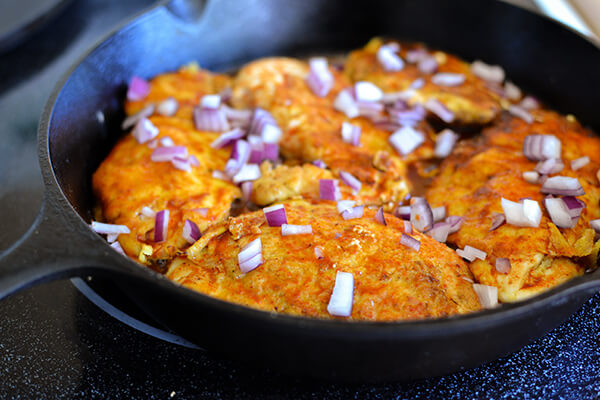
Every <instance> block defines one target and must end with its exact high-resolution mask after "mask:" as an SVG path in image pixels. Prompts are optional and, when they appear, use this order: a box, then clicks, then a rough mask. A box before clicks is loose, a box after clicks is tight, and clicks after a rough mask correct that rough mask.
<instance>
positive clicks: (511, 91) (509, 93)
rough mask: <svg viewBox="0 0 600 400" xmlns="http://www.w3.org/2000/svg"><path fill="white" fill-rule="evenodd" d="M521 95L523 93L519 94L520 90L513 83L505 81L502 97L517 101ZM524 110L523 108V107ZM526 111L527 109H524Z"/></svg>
mask: <svg viewBox="0 0 600 400" xmlns="http://www.w3.org/2000/svg"><path fill="white" fill-rule="evenodd" d="M522 95H523V93H522V92H521V89H520V88H519V87H518V86H517V85H515V84H514V83H512V82H510V81H506V82H505V83H504V96H505V97H506V98H507V99H509V100H512V101H517V100H519V99H520V98H521V96H522ZM521 107H523V105H521ZM523 108H525V107H523ZM525 109H527V108H525Z"/></svg>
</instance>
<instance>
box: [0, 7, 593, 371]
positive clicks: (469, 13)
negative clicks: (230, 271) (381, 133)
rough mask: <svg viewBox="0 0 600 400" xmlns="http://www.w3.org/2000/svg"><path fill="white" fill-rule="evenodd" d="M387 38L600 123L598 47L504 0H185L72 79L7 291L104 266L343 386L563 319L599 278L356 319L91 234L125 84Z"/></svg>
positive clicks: (169, 322) (499, 352) (224, 342)
mask: <svg viewBox="0 0 600 400" xmlns="http://www.w3.org/2000/svg"><path fill="white" fill-rule="evenodd" d="M375 35H385V36H390V37H396V38H399V39H406V40H421V41H424V42H426V43H428V44H429V45H431V46H434V47H439V48H441V49H444V50H447V51H449V52H453V53H456V54H458V55H460V56H462V57H464V58H465V59H467V60H472V59H474V58H481V59H483V60H486V61H487V62H490V63H494V64H496V63H497V64H500V65H502V66H504V68H505V69H506V71H507V74H508V76H509V77H510V78H511V79H513V80H514V81H515V82H516V83H517V84H519V85H521V86H522V87H523V88H525V89H528V90H530V91H532V92H533V93H536V94H537V95H539V96H540V97H541V98H542V99H544V100H546V101H547V102H548V103H549V104H550V105H552V106H554V107H556V108H557V109H558V110H560V111H562V112H565V113H573V114H575V115H577V116H578V117H579V118H580V119H581V121H583V122H584V123H586V124H588V125H590V126H591V127H592V128H595V129H596V130H597V131H600V113H598V111H597V107H598V104H600V75H599V74H598V71H599V70H600V51H599V48H598V47H597V45H595V44H593V43H591V42H590V41H587V40H585V39H584V38H582V37H581V36H579V35H578V34H576V33H574V32H571V31H569V30H568V29H566V28H565V27H563V26H561V25H559V24H557V23H554V22H552V21H550V20H548V19H546V18H543V17H541V16H539V15H535V14H533V13H530V12H526V11H524V10H522V9H519V8H515V7H513V6H510V5H508V4H505V3H501V2H496V1H492V0H485V1H483V0H454V1H451V2H449V1H444V0H439V1H434V0H420V1H410V0H407V1H398V0H370V1H368V2H349V1H339V2H338V1H331V0H302V1H293V2H292V1H278V0H249V1H208V2H207V4H206V5H204V4H203V3H197V2H193V1H191V0H187V1H183V0H174V1H171V2H170V3H161V4H159V5H158V6H157V7H155V8H153V9H152V10H150V11H148V12H147V13H144V14H142V15H140V16H139V17H137V18H136V19H134V20H133V21H131V22H130V23H129V24H127V25H125V26H124V27H123V28H122V29H120V30H118V31H117V32H115V33H114V34H112V35H111V36H109V37H108V38H107V39H106V40H105V41H103V42H102V43H100V44H99V45H98V46H97V47H96V48H94V49H93V50H92V51H91V52H90V53H89V54H88V55H87V56H86V57H85V58H83V59H82V61H81V62H80V63H79V64H78V65H77V66H75V67H74V68H73V70H72V71H70V73H69V74H68V75H67V76H66V77H65V78H64V80H63V81H62V82H60V83H59V84H58V86H57V89H56V90H55V92H54V94H53V95H52V96H51V98H50V100H49V102H48V105H47V107H46V109H45V111H44V114H43V115H42V118H41V123H40V127H39V157H40V165H41V169H42V174H43V177H44V182H45V198H44V203H43V206H42V209H41V211H40V214H39V216H38V218H37V219H36V221H35V223H34V225H33V226H32V227H31V229H30V230H29V231H28V233H27V234H26V235H25V236H24V237H23V238H22V239H21V240H20V241H19V242H18V243H16V244H15V245H14V246H12V247H11V248H10V249H9V250H8V251H7V252H6V253H4V254H3V256H2V259H1V260H0V294H1V295H2V296H6V295H9V294H10V293H13V292H14V291H16V290H19V289H21V288H24V287H26V286H29V285H32V284H35V283H37V282H40V281H43V280H47V279H54V278H58V277H67V276H74V275H79V276H82V275H86V274H99V273H105V274H108V275H109V276H110V277H112V278H113V279H114V281H115V282H116V285H118V286H119V287H120V288H121V289H122V290H124V291H126V292H127V293H128V294H129V295H130V296H131V297H132V298H133V299H134V300H135V301H136V302H137V303H139V304H140V305H142V307H143V308H144V309H145V310H147V311H148V312H149V313H150V314H151V315H152V316H153V317H155V318H156V319H157V320H159V321H160V322H162V323H163V324H164V325H166V326H167V327H168V328H170V329H172V330H173V331H175V332H177V333H179V334H181V335H182V336H183V337H185V338H187V339H189V340H191V341H193V342H195V343H198V344H199V345H201V346H203V347H205V348H207V349H209V350H212V351H213V352H215V353H218V354H223V355H226V356H227V357H231V358H236V359H241V360H246V361H249V362H251V363H252V365H256V364H259V365H266V366H270V367H272V368H273V369H274V370H277V371H283V372H286V373H291V374H294V373H295V374H300V375H305V376H313V377H319V378H324V379H338V380H347V381H387V380H408V379H414V378H421V377H428V376H435V375H440V374H444V373H448V372H452V371H457V370H460V369H464V368H469V367H472V366H476V365H479V364H481V363H483V362H487V361H490V360H493V359H496V358H498V357H500V356H503V355H505V354H508V353H510V352H512V351H515V350H517V349H519V348H520V347H522V346H523V345H525V344H526V343H528V342H529V341H530V340H532V339H534V338H537V337H539V336H541V335H542V334H544V333H545V332H547V331H548V330H549V329H551V328H553V327H555V326H557V325H558V324H560V323H561V322H563V321H564V320H565V319H566V318H567V317H568V316H569V315H571V314H572V313H573V312H574V311H575V310H577V309H578V308H579V307H580V306H581V304H582V303H583V302H584V301H585V300H586V299H587V298H588V297H589V296H590V294H592V293H594V292H595V291H596V290H598V288H600V271H596V272H591V273H588V274H586V275H585V276H583V277H580V278H577V279H573V280H571V281H569V282H568V283H566V284H564V285H562V286H560V287H558V288H555V289H553V290H550V291H548V292H546V293H544V294H542V295H540V296H537V297H535V298H533V299H530V300H527V301H524V302H520V303H517V304H507V305H503V306H501V307H500V308H498V309H496V310H491V311H484V312H480V313H476V314H472V315H466V316H460V317H453V318H444V319H437V320H430V321H420V322H397V323H377V322H352V323H349V322H344V321H325V320H317V319H308V318H299V317H292V316H287V315H280V314H274V313H268V312H263V311H257V310H252V309H248V308H245V307H242V306H238V305H235V304H230V303H226V302H223V301H220V300H216V299H213V298H211V297H208V296H205V295H202V294H199V293H195V292H193V291H190V290H188V289H185V288H182V287H179V286H177V285H175V284H174V283H171V282H170V281H168V280H167V279H166V278H164V277H163V276H161V275H159V274H157V273H155V272H153V271H151V270H150V269H148V268H144V267H141V266H140V265H138V264H136V263H135V262H134V261H132V260H129V259H128V258H125V257H122V256H121V255H119V254H118V253H116V252H115V251H113V250H112V249H111V248H110V247H109V245H108V244H107V243H106V242H105V241H104V239H102V238H101V237H100V236H98V235H96V234H95V233H94V232H92V231H91V230H90V228H89V227H88V224H89V221H90V217H91V208H92V204H93V196H92V193H91V189H90V182H91V174H92V173H93V171H94V170H95V169H96V168H97V166H98V165H99V163H100V162H101V160H102V159H103V158H104V157H105V156H106V155H107V153H108V151H109V150H110V148H111V146H112V145H114V143H115V141H116V140H117V139H118V137H119V136H121V132H120V129H119V124H120V122H121V121H122V119H123V117H124V115H123V111H122V101H123V98H124V93H125V85H124V84H125V82H127V81H128V80H129V78H130V77H131V76H132V75H134V74H135V75H140V76H144V77H151V76H154V75H156V74H159V73H161V72H165V71H170V70H174V69H176V68H177V67H179V66H180V65H182V64H184V63H187V62H189V61H192V60H197V61H198V62H199V63H200V64H201V65H202V66H204V67H207V68H209V69H211V70H226V69H230V68H233V67H235V66H239V65H240V64H241V63H244V62H246V61H249V60H251V59H254V58H258V57H263V56H269V55H281V54H290V55H299V54H303V55H306V54H308V53H313V54H316V53H330V52H332V51H335V52H337V53H339V52H341V51H344V52H345V51H348V50H350V49H353V48H357V47H359V46H362V45H363V44H364V43H366V41H367V40H368V39H369V38H371V37H372V36H375Z"/></svg>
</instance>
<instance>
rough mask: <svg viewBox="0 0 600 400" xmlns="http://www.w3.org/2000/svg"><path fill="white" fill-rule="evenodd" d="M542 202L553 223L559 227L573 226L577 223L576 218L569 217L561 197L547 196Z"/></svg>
mask: <svg viewBox="0 0 600 400" xmlns="http://www.w3.org/2000/svg"><path fill="white" fill-rule="evenodd" d="M544 204H545V206H546V210H547V211H548V214H549V215H550V219H552V223H554V225H556V226H558V227H559V228H573V227H574V226H575V225H576V224H577V219H575V220H574V219H573V218H572V217H571V215H570V214H569V209H568V207H567V205H566V204H565V202H564V201H563V200H562V199H560V198H550V197H547V198H546V199H545V200H544Z"/></svg>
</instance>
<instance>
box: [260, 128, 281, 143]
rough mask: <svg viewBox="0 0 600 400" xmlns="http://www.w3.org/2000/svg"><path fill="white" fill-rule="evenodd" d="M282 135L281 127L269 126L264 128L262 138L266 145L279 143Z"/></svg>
mask: <svg viewBox="0 0 600 400" xmlns="http://www.w3.org/2000/svg"><path fill="white" fill-rule="evenodd" d="M282 134H283V133H282V132H281V129H279V126H277V125H273V124H267V125H265V126H264V127H263V130H262V132H261V134H260V137H261V138H262V140H263V142H265V143H279V141H280V140H281V135H282Z"/></svg>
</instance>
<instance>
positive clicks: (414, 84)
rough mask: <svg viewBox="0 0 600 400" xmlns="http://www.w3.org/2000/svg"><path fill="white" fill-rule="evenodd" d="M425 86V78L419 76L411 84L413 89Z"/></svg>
mask: <svg viewBox="0 0 600 400" xmlns="http://www.w3.org/2000/svg"><path fill="white" fill-rule="evenodd" d="M423 86H425V79H423V78H417V79H415V80H414V81H413V82H412V83H411V84H410V88H411V89H421V88H422V87H423Z"/></svg>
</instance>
